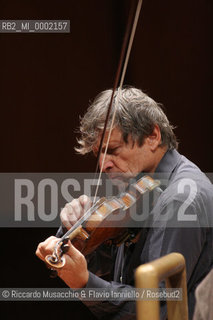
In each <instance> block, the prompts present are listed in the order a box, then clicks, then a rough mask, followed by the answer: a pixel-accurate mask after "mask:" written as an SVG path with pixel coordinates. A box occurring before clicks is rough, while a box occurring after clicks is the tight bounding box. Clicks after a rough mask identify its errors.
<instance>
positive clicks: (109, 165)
mask: <svg viewBox="0 0 213 320" xmlns="http://www.w3.org/2000/svg"><path fill="white" fill-rule="evenodd" d="M103 158H104V155H103V154H101V155H100V159H99V167H100V168H101V166H102V162H103ZM112 168H113V162H112V159H111V156H110V155H108V154H106V157H105V160H104V164H103V172H108V171H109V170H110V169H112Z"/></svg>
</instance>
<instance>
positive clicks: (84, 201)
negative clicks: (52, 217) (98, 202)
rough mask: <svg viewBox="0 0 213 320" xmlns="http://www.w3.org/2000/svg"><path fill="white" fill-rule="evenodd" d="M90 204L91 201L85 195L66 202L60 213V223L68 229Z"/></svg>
mask: <svg viewBox="0 0 213 320" xmlns="http://www.w3.org/2000/svg"><path fill="white" fill-rule="evenodd" d="M91 206H92V201H91V200H90V198H89V197H88V196H86V195H82V196H80V197H79V198H78V199H74V200H73V201H71V202H69V203H67V204H66V205H65V207H64V208H63V209H62V211H61V213H60V218H61V222H62V224H63V225H64V226H65V227H66V228H67V229H68V230H69V229H70V228H71V227H72V226H73V225H74V224H75V223H76V221H78V220H79V219H80V218H81V217H82V216H83V215H84V213H85V212H86V211H87V210H88V209H89V208H90V207H91Z"/></svg>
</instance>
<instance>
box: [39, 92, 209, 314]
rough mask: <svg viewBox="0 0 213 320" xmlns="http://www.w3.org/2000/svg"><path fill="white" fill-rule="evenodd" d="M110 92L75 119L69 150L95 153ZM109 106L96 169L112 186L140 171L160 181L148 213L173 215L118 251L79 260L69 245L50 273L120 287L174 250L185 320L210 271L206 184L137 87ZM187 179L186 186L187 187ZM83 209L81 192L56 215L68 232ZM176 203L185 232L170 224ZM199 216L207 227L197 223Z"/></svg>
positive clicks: (126, 309) (44, 249) (123, 307)
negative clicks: (182, 268)
mask: <svg viewBox="0 0 213 320" xmlns="http://www.w3.org/2000/svg"><path fill="white" fill-rule="evenodd" d="M111 94H112V91H111V90H107V91H104V92H102V93H101V94H99V95H98V96H97V97H96V99H95V100H94V102H93V103H92V104H91V106H90V107H89V108H88V110H87V112H86V114H85V116H84V117H83V118H82V119H81V126H80V131H81V138H80V140H79V141H78V142H79V147H78V148H77V151H78V152H79V153H80V154H86V153H89V152H93V153H94V155H95V156H97V154H98V150H99V145H100V140H101V134H102V131H103V128H104V120H105V117H106V113H107V108H108V106H109V102H110V98H111ZM115 106H116V114H115V121H114V125H113V129H112V133H111V135H110V139H109V145H108V148H107V151H106V157H105V158H104V152H105V148H106V144H107V138H108V134H109V127H110V123H111V121H112V116H110V119H109V123H108V128H107V134H106V136H105V138H104V143H103V147H102V149H101V154H100V157H99V166H100V167H101V166H102V168H103V172H105V173H106V174H107V175H108V176H109V178H110V179H111V180H112V182H113V183H115V184H117V185H119V184H121V185H126V184H127V183H128V181H129V180H130V179H132V178H135V177H136V176H138V175H139V174H141V173H149V174H150V175H153V174H154V175H155V174H157V173H159V174H163V176H164V177H165V176H166V177H167V179H168V184H167V186H166V187H165V188H164V190H163V192H162V193H161V194H160V195H159V197H158V199H157V202H156V203H155V205H154V207H153V208H152V210H151V212H150V215H152V216H153V217H155V216H159V215H161V216H162V217H164V216H165V214H166V213H168V212H169V211H172V217H173V218H172V219H170V221H165V219H164V220H163V219H162V220H160V221H162V222H160V224H157V225H155V221H154V219H153V220H152V224H151V225H149V226H148V228H146V229H144V230H143V232H140V231H141V230H140V229H139V230H138V232H137V231H136V232H135V239H136V241H132V242H131V241H126V242H124V243H122V245H120V246H119V247H117V246H109V245H107V244H102V245H101V246H100V247H99V248H98V249H97V250H96V251H95V252H93V253H92V254H91V255H89V256H88V257H87V258H85V257H84V255H83V254H82V253H81V252H80V251H78V250H77V249H76V248H75V247H74V246H73V245H72V244H71V243H70V245H69V249H68V251H67V252H66V254H65V255H64V256H65V260H66V263H65V265H64V267H63V268H62V269H59V271H58V275H59V277H60V278H61V279H62V280H63V281H64V282H65V283H66V284H67V285H68V286H69V287H71V288H82V287H86V288H112V289H118V288H125V287H127V288H128V287H131V286H134V271H135V269H136V268H137V267H138V266H139V265H141V264H143V263H147V262H149V261H152V260H154V259H157V258H159V257H161V256H164V255H166V254H168V253H171V252H180V253H182V254H183V255H184V257H185V259H186V271H187V281H188V303H189V318H190V319H191V318H192V315H193V310H194V305H195V298H194V290H195V288H196V286H197V285H198V284H199V283H200V282H201V280H202V279H203V278H204V276H205V275H206V274H207V273H208V272H209V271H210V269H211V268H212V266H213V254H212V252H213V234H212V229H211V228H208V225H209V224H210V223H211V222H209V221H212V216H213V201H212V199H213V196H212V195H213V192H212V191H213V189H212V185H211V183H210V182H209V180H208V179H207V177H206V176H205V175H204V174H203V173H202V172H201V171H200V169H199V168H198V167H197V166H196V165H195V164H193V163H192V162H190V161H189V160H188V159H187V158H185V157H184V156H182V155H180V154H179V153H178V151H177V141H176V137H175V134H174V132H173V127H172V126H171V125H170V123H169V121H168V119H167V117H166V115H165V114H164V112H163V111H162V109H161V107H160V106H159V105H158V104H157V103H156V102H155V101H154V100H153V99H151V98H150V97H148V95H146V94H145V93H143V92H142V91H141V90H139V89H136V88H131V87H130V88H124V89H121V90H120V91H119V92H118V91H116V92H115V96H114V103H113V105H112V109H113V108H115ZM112 111H113V110H112ZM186 179H188V180H186ZM187 181H190V183H191V184H190V183H189V185H187ZM181 186H182V188H181ZM191 188H193V192H191V191H192V190H191ZM180 189H181V190H180ZM90 205H91V201H90V199H89V198H88V197H87V196H85V195H83V196H81V197H80V198H78V199H75V200H73V201H72V202H71V203H69V204H67V205H66V206H65V207H64V209H63V210H62V211H61V214H60V217H61V222H62V225H63V227H65V228H66V229H70V228H71V226H72V225H73V224H74V223H75V222H76V221H77V220H78V219H79V218H80V217H81V216H82V215H83V214H84V212H85V209H86V208H88V207H89V206H90ZM183 206H184V208H185V212H184V215H185V217H186V220H187V217H189V218H190V219H189V220H190V221H193V227H191V226H192V225H191V224H190V223H189V224H187V221H186V226H184V227H183V226H182V227H180V226H179V225H178V224H177V225H175V223H174V220H175V219H176V220H177V217H178V216H179V214H180V211H181V210H182V209H183ZM201 216H202V219H201V218H200V217H201ZM194 217H197V219H194ZM200 219H201V220H202V221H208V223H204V224H203V225H202V224H201V222H200ZM134 231H135V230H134ZM61 235H62V228H60V230H59V232H58V236H61ZM57 241H58V238H57V237H50V238H48V239H47V240H46V241H44V242H42V243H40V244H39V246H38V248H37V251H36V254H37V256H38V257H39V258H40V259H42V260H44V259H45V257H46V255H48V254H52V251H53V248H54V247H55V245H56V243H57ZM84 303H85V304H86V305H87V306H88V307H89V308H90V310H91V311H92V312H93V313H94V314H95V316H97V318H107V319H134V318H135V315H136V311H135V302H133V301H123V300H122V301H86V302H84ZM161 318H162V319H165V318H166V308H165V304H162V307H161Z"/></svg>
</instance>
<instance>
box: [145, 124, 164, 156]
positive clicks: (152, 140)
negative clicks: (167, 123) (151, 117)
mask: <svg viewBox="0 0 213 320" xmlns="http://www.w3.org/2000/svg"><path fill="white" fill-rule="evenodd" d="M147 143H148V145H149V147H150V150H151V151H153V152H154V151H155V150H156V149H157V148H158V146H159V145H160V144H161V132H160V128H159V126H158V125H157V124H155V125H154V129H153V131H152V133H151V134H150V135H149V136H148V137H147Z"/></svg>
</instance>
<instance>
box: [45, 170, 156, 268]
mask: <svg viewBox="0 0 213 320" xmlns="http://www.w3.org/2000/svg"><path fill="white" fill-rule="evenodd" d="M159 185H160V181H159V180H154V179H152V178H151V177H150V176H147V175H146V176H144V177H142V178H140V179H139V180H138V181H136V182H134V183H132V184H131V185H130V186H129V188H128V191H126V192H123V193H122V194H121V195H120V196H119V197H111V198H109V199H106V198H104V197H103V198H101V199H100V200H98V201H97V202H96V203H95V204H94V205H93V206H92V207H91V208H90V209H89V210H88V211H87V212H86V213H85V214H84V215H83V217H82V218H80V219H79V220H78V221H77V222H76V223H75V224H74V225H73V226H72V228H71V229H70V230H69V231H68V232H66V233H65V234H64V236H63V237H62V238H61V239H60V240H59V241H58V243H57V245H56V246H55V249H54V252H53V254H52V255H47V256H46V258H45V260H46V263H47V264H48V265H49V266H50V267H52V268H54V269H60V268H62V267H63V266H64V264H65V259H64V257H63V254H64V253H65V252H66V250H67V249H68V244H67V243H68V241H69V240H72V244H73V245H74V246H75V247H76V248H77V249H78V250H79V251H81V252H82V253H83V254H84V255H85V256H86V255H88V254H90V253H91V252H93V251H94V250H95V249H96V248H97V247H98V246H99V245H100V244H102V243H103V242H105V241H107V240H112V239H114V240H115V242H116V240H117V241H118V240H119V242H123V241H124V240H125V237H126V236H127V235H128V227H127V226H128V223H129V221H130V219H131V214H130V213H131V209H132V208H134V206H135V205H136V203H137V201H138V200H142V199H141V197H143V196H144V194H146V193H147V192H151V191H153V190H154V189H155V188H159ZM118 215H119V219H114V217H115V216H118ZM114 220H116V221H114ZM112 221H113V223H112ZM117 221H119V226H116V223H115V222H117ZM121 221H122V227H121V226H120V225H121Z"/></svg>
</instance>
